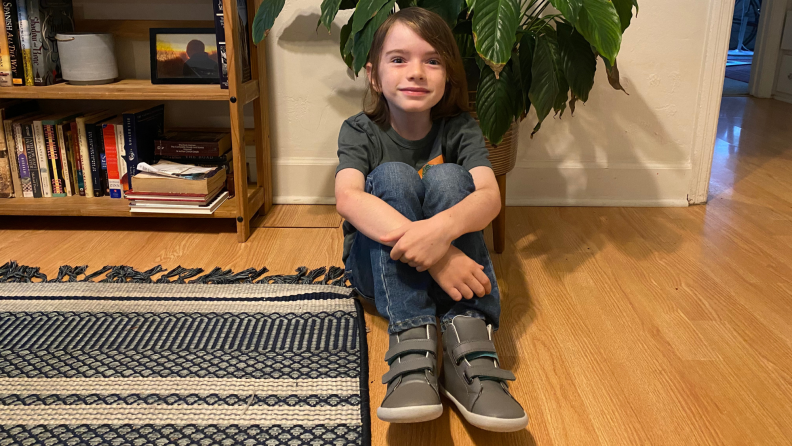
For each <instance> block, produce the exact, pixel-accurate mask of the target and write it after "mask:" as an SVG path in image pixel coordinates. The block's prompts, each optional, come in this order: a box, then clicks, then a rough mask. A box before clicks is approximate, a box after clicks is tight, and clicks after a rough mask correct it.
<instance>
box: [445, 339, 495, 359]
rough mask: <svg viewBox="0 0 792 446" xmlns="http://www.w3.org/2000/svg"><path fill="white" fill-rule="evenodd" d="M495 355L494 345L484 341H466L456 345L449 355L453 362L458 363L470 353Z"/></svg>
mask: <svg viewBox="0 0 792 446" xmlns="http://www.w3.org/2000/svg"><path fill="white" fill-rule="evenodd" d="M479 352H482V353H496V352H495V344H493V343H492V341H490V340H486V341H467V342H462V343H460V344H458V345H457V346H456V347H454V349H453V350H451V355H452V356H453V357H454V361H456V362H457V363H459V361H461V360H462V358H464V357H465V356H467V355H469V354H471V353H479Z"/></svg>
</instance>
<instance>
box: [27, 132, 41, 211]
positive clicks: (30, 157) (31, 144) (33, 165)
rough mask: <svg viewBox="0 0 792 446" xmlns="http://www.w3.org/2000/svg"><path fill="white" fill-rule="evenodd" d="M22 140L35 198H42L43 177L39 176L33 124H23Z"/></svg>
mask: <svg viewBox="0 0 792 446" xmlns="http://www.w3.org/2000/svg"><path fill="white" fill-rule="evenodd" d="M22 138H23V139H24V141H25V153H26V154H27V162H28V168H29V169H30V180H31V182H32V183H33V197H34V198H41V197H42V196H43V195H42V193H41V175H39V166H38V155H36V141H35V139H34V137H33V123H32V122H24V123H22Z"/></svg>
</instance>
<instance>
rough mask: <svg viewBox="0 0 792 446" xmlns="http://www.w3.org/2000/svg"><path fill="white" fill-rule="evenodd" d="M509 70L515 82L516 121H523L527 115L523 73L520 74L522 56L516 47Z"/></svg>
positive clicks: (508, 64) (510, 60)
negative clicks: (523, 90)
mask: <svg viewBox="0 0 792 446" xmlns="http://www.w3.org/2000/svg"><path fill="white" fill-rule="evenodd" d="M506 65H507V66H508V67H509V69H510V70H511V71H512V74H514V76H513V82H514V100H513V102H514V119H520V120H522V117H523V115H524V114H525V108H526V107H525V100H524V99H523V98H524V97H525V95H523V92H522V73H521V72H520V54H519V53H518V52H517V48H516V47H515V48H514V49H513V50H512V57H511V59H509V63H507V64H506Z"/></svg>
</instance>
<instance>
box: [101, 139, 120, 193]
mask: <svg viewBox="0 0 792 446" xmlns="http://www.w3.org/2000/svg"><path fill="white" fill-rule="evenodd" d="M102 127H103V128H102V136H103V141H104V148H105V158H106V160H107V181H108V188H109V189H110V198H121V177H120V176H119V174H118V148H117V147H116V130H115V126H114V125H113V124H105V125H103V126H102Z"/></svg>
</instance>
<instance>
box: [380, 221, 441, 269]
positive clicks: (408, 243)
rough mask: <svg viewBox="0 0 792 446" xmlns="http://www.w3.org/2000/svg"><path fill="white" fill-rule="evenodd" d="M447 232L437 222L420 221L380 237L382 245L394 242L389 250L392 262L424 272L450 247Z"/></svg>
mask: <svg viewBox="0 0 792 446" xmlns="http://www.w3.org/2000/svg"><path fill="white" fill-rule="evenodd" d="M450 237H451V236H450V234H449V231H448V230H447V228H445V227H444V226H443V225H442V224H440V223H439V221H438V220H432V219H428V220H420V221H413V222H410V223H407V224H406V225H404V226H402V227H400V228H398V229H396V230H395V231H391V232H390V233H388V234H385V235H384V236H382V237H380V240H381V241H382V242H383V243H389V242H396V244H395V245H393V249H392V250H391V258H392V259H393V260H401V261H402V262H404V263H407V264H409V265H410V266H412V267H413V268H416V269H417V270H418V271H426V270H428V269H429V268H430V267H431V266H432V265H434V264H435V263H437V262H438V261H439V260H440V259H441V258H442V257H443V256H444V255H445V253H446V252H447V251H448V247H449V246H451V238H450Z"/></svg>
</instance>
